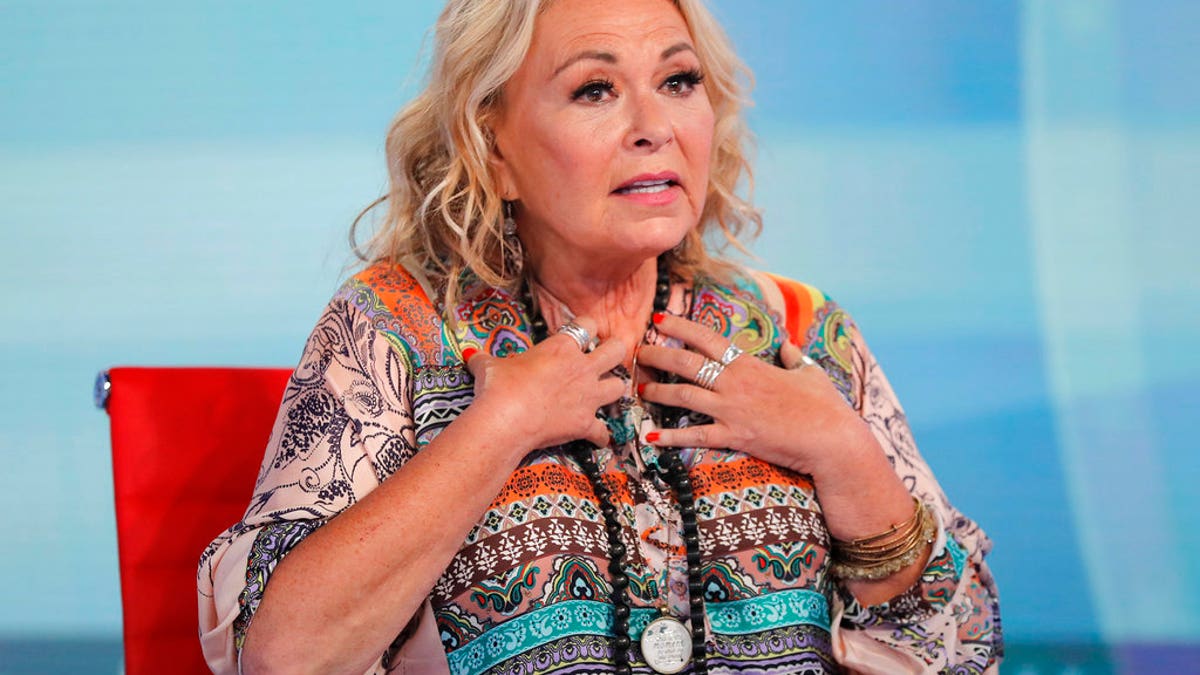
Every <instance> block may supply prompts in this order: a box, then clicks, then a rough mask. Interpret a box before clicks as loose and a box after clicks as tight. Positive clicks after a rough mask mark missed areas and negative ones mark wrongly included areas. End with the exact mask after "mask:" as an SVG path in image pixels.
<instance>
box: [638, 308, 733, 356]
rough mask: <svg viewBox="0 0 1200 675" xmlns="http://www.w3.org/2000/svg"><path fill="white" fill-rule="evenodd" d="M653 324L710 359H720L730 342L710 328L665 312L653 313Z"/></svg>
mask: <svg viewBox="0 0 1200 675" xmlns="http://www.w3.org/2000/svg"><path fill="white" fill-rule="evenodd" d="M654 324H655V326H656V327H657V328H658V330H659V331H660V332H662V333H664V334H666V335H669V336H671V337H675V338H679V339H680V340H683V341H684V342H686V343H687V345H688V346H689V347H691V348H693V349H695V350H696V351H698V352H700V353H701V354H703V355H705V356H707V357H708V358H710V359H720V358H721V355H722V354H724V353H725V348H726V347H728V346H729V343H730V342H729V339H728V338H726V337H725V336H723V335H720V334H718V333H717V332H716V331H714V330H712V329H710V328H706V327H705V326H702V325H700V324H698V323H696V322H695V321H691V320H689V319H684V318H682V317H678V316H672V315H670V314H667V313H665V312H659V313H658V314H655V315H654Z"/></svg>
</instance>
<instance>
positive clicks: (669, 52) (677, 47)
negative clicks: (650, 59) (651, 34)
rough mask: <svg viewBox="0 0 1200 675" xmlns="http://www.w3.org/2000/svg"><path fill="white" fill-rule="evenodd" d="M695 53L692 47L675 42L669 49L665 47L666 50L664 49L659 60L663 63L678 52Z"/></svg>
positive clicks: (684, 43)
mask: <svg viewBox="0 0 1200 675" xmlns="http://www.w3.org/2000/svg"><path fill="white" fill-rule="evenodd" d="M695 51H696V50H695V49H692V46H691V45H689V44H688V43H686V42H677V43H675V44H673V45H671V46H670V47H667V48H666V49H664V50H663V53H662V56H660V57H659V58H660V59H661V60H663V61H666V60H667V59H669V58H671V57H672V56H675V55H676V54H678V53H679V52H693V53H694V52H695Z"/></svg>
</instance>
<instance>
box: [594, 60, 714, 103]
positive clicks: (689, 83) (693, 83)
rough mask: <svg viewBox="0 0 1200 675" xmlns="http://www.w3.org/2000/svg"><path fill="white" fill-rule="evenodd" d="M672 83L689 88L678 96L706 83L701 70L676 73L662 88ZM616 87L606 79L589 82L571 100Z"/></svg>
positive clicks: (605, 91) (607, 91) (695, 69)
mask: <svg viewBox="0 0 1200 675" xmlns="http://www.w3.org/2000/svg"><path fill="white" fill-rule="evenodd" d="M671 82H678V83H679V84H680V85H682V86H684V87H687V91H686V92H680V93H679V94H676V95H681V94H684V95H686V94H687V93H691V90H692V89H695V88H696V87H697V86H699V85H700V84H702V83H703V82H704V73H702V72H700V69H698V68H692V69H689V70H683V71H680V72H678V73H674V74H672V75H670V76H669V77H667V79H665V80H663V83H662V85H661V86H666V85H667V84H668V83H671ZM614 86H615V85H614V84H613V82H612V80H609V79H606V78H605V79H596V80H588V81H587V82H584V83H583V84H582V85H580V87H579V88H578V89H576V90H575V91H574V92H572V93H571V100H573V101H579V100H582V99H584V98H586V97H587V95H588V94H589V93H591V92H595V91H596V90H597V89H602V90H603V91H602V92H601V93H609V92H611V91H612V90H613V87H614Z"/></svg>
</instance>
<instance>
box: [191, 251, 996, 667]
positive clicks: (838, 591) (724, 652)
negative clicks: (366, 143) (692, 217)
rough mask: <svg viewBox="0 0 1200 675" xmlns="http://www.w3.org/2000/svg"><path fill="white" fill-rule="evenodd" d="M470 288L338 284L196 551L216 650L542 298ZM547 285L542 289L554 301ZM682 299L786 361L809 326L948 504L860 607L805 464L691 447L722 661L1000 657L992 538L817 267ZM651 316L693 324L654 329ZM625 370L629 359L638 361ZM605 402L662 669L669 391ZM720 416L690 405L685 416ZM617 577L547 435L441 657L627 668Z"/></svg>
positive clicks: (937, 501) (678, 558)
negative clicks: (810, 274)
mask: <svg viewBox="0 0 1200 675" xmlns="http://www.w3.org/2000/svg"><path fill="white" fill-rule="evenodd" d="M462 297H463V300H462V301H461V302H460V304H459V306H458V307H456V308H454V310H453V312H452V316H453V318H454V321H453V322H447V321H443V320H442V319H441V315H440V314H439V312H438V311H437V310H436V309H435V308H434V306H433V305H432V303H431V302H430V301H429V299H428V298H427V296H426V295H425V293H424V292H423V291H422V289H421V287H420V285H419V284H418V283H417V282H416V281H415V280H414V279H413V277H412V276H411V275H409V274H408V273H407V272H406V271H405V270H403V269H402V268H399V267H395V266H388V265H375V266H373V267H371V268H368V269H367V270H365V271H363V272H362V273H360V274H358V275H356V276H355V277H354V278H352V279H351V280H349V281H348V282H346V284H345V285H344V286H343V287H342V289H341V290H340V291H339V292H338V293H337V294H336V295H335V297H334V298H333V300H332V301H331V302H330V304H329V306H328V307H327V309H326V311H325V314H324V315H323V316H322V318H321V320H320V321H319V322H318V324H317V327H316V329H315V330H314V331H313V334H312V336H311V338H310V339H309V342H308V344H307V346H306V348H305V351H304V354H303V356H302V358H301V362H300V365H299V366H298V367H297V369H296V371H295V373H294V375H293V377H292V379H291V381H290V382H289V385H288V388H287V391H286V393H285V396H284V400H283V404H282V407H281V410H280V413H279V417H278V419H277V421H276V424H275V429H274V432H273V434H272V439H271V441H270V444H269V446H268V449H267V452H266V455H265V457H264V461H263V465H262V470H261V472H260V475H259V477H258V483H257V487H256V491H255V495H254V497H253V499H252V501H251V503H250V506H249V508H248V509H247V512H246V515H245V517H244V518H243V519H242V521H240V522H239V523H237V524H235V525H234V526H233V527H231V528H230V529H229V530H227V531H226V532H225V533H223V534H221V535H220V536H219V537H218V538H217V539H216V540H215V541H214V542H213V543H212V544H211V545H210V546H209V547H208V548H207V549H206V551H205V552H204V554H203V556H202V558H201V561H200V570H199V574H198V584H199V591H200V609H201V628H202V637H201V641H202V645H203V646H204V648H205V653H206V657H207V658H208V659H209V663H210V665H211V666H212V667H213V669H214V671H215V672H236V670H237V658H238V654H239V652H240V649H241V642H242V639H243V638H244V636H245V631H246V629H247V627H248V626H249V625H250V622H251V621H252V619H253V615H254V612H255V610H256V609H257V607H258V605H259V602H260V601H261V598H262V594H263V591H264V589H265V587H266V585H267V584H268V583H269V581H270V575H271V573H272V571H273V570H274V569H275V565H276V564H278V562H279V560H281V559H282V558H283V556H285V555H286V554H287V553H288V552H289V551H290V550H292V549H293V548H294V547H295V546H296V545H297V544H298V543H299V542H300V541H301V540H302V539H303V538H304V537H305V536H307V535H308V534H310V533H311V532H312V531H314V530H315V529H317V528H318V527H320V525H321V524H323V523H324V522H326V521H327V520H328V519H329V518H330V517H332V516H334V515H336V514H337V513H339V512H341V511H342V510H344V509H345V508H348V507H349V506H352V505H353V504H354V503H356V502H357V501H358V500H359V499H361V498H362V497H363V496H364V495H366V494H367V493H369V492H370V491H371V490H372V489H374V488H375V487H376V486H378V485H379V484H380V483H381V482H382V481H384V480H386V479H387V478H388V476H390V475H391V474H392V473H394V472H396V471H399V470H401V469H402V467H403V466H404V463H405V462H407V461H408V460H409V459H411V458H412V457H413V456H414V455H415V454H416V453H417V452H420V451H421V449H422V448H423V447H424V446H426V445H427V444H429V443H430V442H432V441H433V440H434V439H436V437H437V435H438V434H439V433H440V431H441V430H442V429H444V428H445V427H446V426H447V425H448V424H451V423H452V422H453V421H454V419H455V418H456V416H457V415H458V414H459V413H461V412H462V411H463V410H464V409H466V407H467V406H468V405H470V403H471V401H472V397H473V389H472V387H473V382H472V378H471V376H470V375H469V373H468V372H467V371H466V370H465V368H464V366H463V364H462V359H461V353H462V350H463V349H464V348H466V347H472V348H475V349H479V350H485V351H487V352H488V353H491V354H495V355H507V354H511V353H516V352H521V351H523V350H525V349H528V348H529V346H530V344H531V340H530V336H529V326H530V317H527V316H525V312H524V310H523V308H522V305H521V303H520V302H519V301H517V299H516V298H514V297H512V296H511V295H510V294H508V293H506V292H504V291H503V290H499V289H494V288H489V287H486V286H484V285H483V284H480V283H474V284H473V285H469V286H468V288H467V289H466V291H465V292H464V293H463V295H462ZM550 305H551V306H549V307H547V306H546V305H543V306H544V307H547V308H546V309H544V310H543V311H545V312H547V313H548V315H547V319H548V322H550V323H553V318H554V317H552V316H551V315H552V314H553V312H554V311H555V310H554V308H553V306H552V305H553V303H550ZM668 311H669V312H671V313H674V314H678V315H682V316H687V317H690V318H692V319H693V320H695V321H698V322H700V323H701V324H703V325H706V326H708V327H710V328H711V329H713V330H714V331H716V332H718V333H721V334H722V335H725V336H727V337H730V338H733V337H735V336H737V339H738V344H739V345H741V346H743V347H746V351H747V353H748V354H752V355H753V356H755V357H758V358H761V359H763V360H765V361H767V362H770V363H776V364H777V363H778V362H779V351H780V348H781V346H782V345H783V344H784V343H785V342H787V341H791V342H793V343H794V344H796V345H797V346H799V347H800V348H801V349H803V350H804V351H805V353H807V354H808V355H809V356H810V357H812V358H813V359H814V360H816V361H817V362H818V363H819V364H820V365H821V367H822V368H823V369H824V370H825V372H826V373H827V374H828V376H829V377H830V378H831V380H832V381H833V383H834V384H835V385H836V386H837V388H838V389H839V391H840V392H841V393H842V395H843V397H844V398H845V400H846V402H847V404H848V405H850V406H853V407H854V409H855V410H857V411H858V412H859V413H860V414H861V415H862V417H863V418H864V419H865V420H866V421H867V422H868V423H869V424H870V425H871V428H872V429H873V430H874V432H875V434H876V436H877V438H878V439H879V441H880V443H881V444H882V445H883V447H884V449H885V451H886V452H887V454H888V456H889V458H890V460H891V461H892V463H893V465H894V466H895V469H896V471H897V473H898V474H899V475H900V477H901V478H902V480H903V481H904V483H905V485H906V486H907V487H908V489H909V490H910V492H912V493H913V494H914V495H916V496H917V497H918V498H920V499H922V500H923V501H925V502H926V503H927V504H928V505H929V506H930V508H931V510H932V511H933V512H934V513H935V514H936V516H937V517H938V519H939V523H940V525H941V527H940V528H939V534H938V540H937V543H936V544H935V546H934V552H933V554H932V555H931V558H930V560H929V562H928V564H927V566H926V568H925V570H924V572H923V574H922V577H921V580H920V581H919V583H917V584H915V585H914V586H913V587H912V588H910V589H908V590H907V591H905V592H904V593H902V594H900V595H898V596H896V597H895V598H892V599H891V600H889V601H888V602H885V603H882V604H880V605H875V606H871V607H864V606H862V605H860V604H859V603H858V602H857V601H856V600H855V598H854V597H853V595H852V594H850V593H849V592H848V591H847V590H846V589H845V588H844V587H842V586H841V585H840V584H839V583H838V582H837V581H836V580H835V579H834V578H832V577H831V575H830V574H829V546H830V538H829V533H828V531H827V529H826V527H825V523H824V518H823V516H822V512H821V505H820V502H819V499H818V495H817V493H816V491H815V490H814V488H813V484H812V482H811V480H810V479H809V478H808V477H807V476H804V475H800V474H796V473H793V472H791V471H788V470H785V469H782V468H779V467H777V466H774V465H771V464H767V463H765V462H762V461H760V460H757V459H755V458H753V457H750V456H747V455H745V454H742V453H739V452H734V451H729V450H718V449H685V450H684V451H683V452H682V453H681V454H682V458H683V459H684V462H685V464H686V465H687V466H688V467H689V472H690V475H691V478H692V482H693V489H694V494H695V506H696V513H697V520H698V523H699V530H700V541H701V553H702V558H703V594H704V600H705V610H706V616H707V620H708V629H709V630H708V634H709V635H710V639H709V643H708V652H709V663H710V669H711V671H712V672H714V673H740V672H753V673H833V672H843V670H846V669H854V670H864V671H870V670H875V669H876V668H875V667H874V666H872V665H871V664H872V663H875V664H891V665H895V664H905V666H904V669H903V671H904V672H956V673H957V672H963V673H978V672H984V671H986V670H990V669H994V668H995V666H996V664H997V663H998V659H999V657H1000V654H1001V649H1002V641H1001V636H1000V624H999V608H998V604H997V595H996V589H995V585H994V582H993V581H992V578H991V575H990V573H989V572H988V569H987V566H986V564H985V563H984V562H983V556H984V555H985V554H986V553H987V551H988V550H989V548H990V542H989V541H988V539H987V537H986V535H984V533H983V532H982V531H981V530H980V529H979V528H978V527H977V526H976V525H975V524H974V523H973V522H972V521H971V520H969V519H968V518H966V517H965V516H963V515H962V514H961V513H959V512H958V511H957V510H955V509H954V507H953V506H951V505H950V503H949V502H948V501H947V500H946V498H945V496H944V494H943V493H942V491H941V489H940V488H939V486H938V485H937V482H936V481H935V480H934V478H933V475H932V473H931V472H930V470H929V468H928V466H927V465H926V464H925V462H924V460H923V459H922V458H921V456H920V455H919V453H918V452H917V450H916V447H915V445H914V444H913V441H912V438H911V434H910V433H909V430H908V425H907V421H906V419H905V417H904V413H903V411H902V410H901V408H900V407H899V405H898V403H897V402H896V400H895V396H894V394H893V393H892V390H891V388H890V386H889V385H888V383H887V380H886V379H885V378H884V376H883V373H882V371H881V370H880V369H879V365H878V364H877V363H876V362H875V359H874V358H873V357H872V355H871V353H870V352H869V351H868V350H867V348H866V346H865V344H864V342H863V340H862V338H861V335H860V334H859V333H858V330H857V328H856V327H855V325H854V323H853V322H852V321H851V319H850V317H849V316H848V315H847V314H846V313H845V311H843V310H842V309H841V308H840V307H839V306H837V305H836V304H835V303H833V302H832V301H830V300H829V299H828V298H827V297H826V296H825V295H824V294H822V293H821V292H820V291H817V290H816V289H814V288H812V287H809V286H806V285H803V284H799V283H797V282H793V281H790V280H786V279H782V278H777V277H770V276H767V275H762V274H757V273H750V272H747V273H745V275H744V276H743V277H741V278H739V279H736V280H735V281H734V282H733V283H728V284H722V283H719V282H717V281H716V280H713V279H707V278H700V279H695V280H693V281H692V282H691V283H689V284H684V283H676V284H674V285H673V288H672V293H671V297H670V301H669V303H668ZM647 339H648V340H650V341H652V342H656V343H659V344H668V345H669V344H677V343H673V342H672V341H671V340H668V339H666V338H665V337H663V336H661V335H658V334H656V333H654V331H652V330H651V331H649V333H648V335H647ZM616 374H617V375H619V376H621V377H623V378H625V379H626V380H628V374H627V373H624V371H623V370H621V369H618V371H617V372H616ZM626 384H627V391H629V390H630V389H631V386H632V385H631V383H629V382H627V383H626ZM602 413H603V414H604V416H605V417H606V421H607V422H608V424H609V427H610V429H612V430H613V432H614V433H613V438H614V441H613V443H612V444H611V445H610V447H609V448H606V449H602V450H601V451H600V452H599V453H598V458H597V462H598V463H599V464H600V466H601V471H602V475H603V478H604V480H605V482H606V484H607V485H608V487H609V488H610V489H611V491H612V494H613V502H614V504H615V505H616V507H617V510H618V520H619V521H621V522H622V524H623V528H622V532H621V536H622V538H623V540H624V542H625V544H626V548H627V550H628V551H629V552H630V553H629V554H628V555H627V556H626V560H627V563H628V564H629V569H628V570H627V571H628V574H629V577H630V587H629V588H630V596H631V600H632V605H633V608H634V609H633V616H632V617H631V622H630V623H631V629H630V632H631V636H632V637H633V639H634V641H633V647H632V649H631V652H630V657H631V661H632V663H633V665H634V670H635V672H642V673H644V672H649V671H648V670H647V667H646V665H645V662H644V660H643V659H642V656H641V653H640V651H639V648H638V643H637V639H638V637H639V636H640V633H641V630H642V629H643V628H644V627H645V626H646V625H647V624H648V623H649V622H650V621H651V620H652V619H653V618H655V617H657V616H659V614H660V612H661V611H668V612H670V613H673V614H674V615H676V616H686V615H687V614H688V612H687V606H688V593H687V583H686V572H685V568H686V563H685V560H684V547H683V545H682V538H681V537H682V532H681V523H680V519H679V513H678V504H676V503H675V502H674V499H673V497H672V496H671V493H670V492H669V491H667V490H666V488H665V486H664V485H662V484H660V483H658V482H656V480H655V479H653V478H651V477H649V476H648V475H647V474H646V472H645V466H647V465H648V464H650V463H652V462H654V461H655V459H656V456H657V449H655V448H653V447H652V446H648V445H640V444H639V442H638V438H639V434H641V433H642V432H644V431H645V430H646V428H650V427H653V426H654V425H656V424H659V423H661V419H662V416H661V411H658V410H657V409H655V407H654V406H653V405H649V404H648V405H647V406H646V409H645V410H643V409H641V408H640V407H637V406H635V405H634V402H633V399H632V398H629V397H626V398H624V399H622V400H621V401H619V402H618V403H615V404H613V405H611V406H609V407H608V408H607V409H605V410H603V411H602ZM703 421H704V420H703V416H700V415H695V414H692V415H687V416H685V417H684V418H683V419H682V420H681V421H680V424H682V425H687V424H695V423H700V422H703ZM647 425H649V426H647ZM609 579H610V577H609V573H608V541H607V535H606V533H605V529H604V521H603V518H602V517H601V514H600V510H599V507H598V504H597V501H596V497H595V494H594V492H593V491H592V488H591V485H590V483H589V482H588V480H587V478H586V477H585V475H584V474H583V472H582V470H581V469H580V467H578V466H577V465H576V464H575V462H574V461H573V460H572V459H570V458H569V457H568V456H567V455H566V453H565V452H563V451H562V449H561V448H542V449H531V452H530V453H529V455H528V456H527V457H526V458H525V460H524V461H523V462H522V464H521V466H520V467H519V468H518V469H517V470H515V471H514V472H513V473H512V474H511V476H509V478H508V480H507V482H506V484H505V485H504V487H503V489H502V490H501V491H500V492H499V494H497V495H496V496H495V498H494V499H493V500H492V503H491V505H490V506H489V507H488V508H487V510H486V511H485V512H484V513H483V514H481V516H480V518H479V520H478V522H477V523H476V525H475V527H474V528H473V529H472V530H471V532H470V533H469V534H468V536H467V537H466V539H465V540H464V541H463V542H462V544H461V546H460V548H459V551H458V554H457V555H456V556H455V558H454V559H453V560H452V562H451V563H450V564H449V565H448V566H447V568H446V570H445V571H444V573H443V574H442V575H441V577H440V578H439V579H438V581H437V582H436V584H435V585H434V587H433V588H432V589H431V591H430V594H429V597H428V600H427V605H426V608H427V610H430V613H429V614H427V616H430V615H431V616H432V617H433V619H434V621H435V622H436V635H437V637H438V638H440V641H441V645H440V648H441V650H442V651H444V653H445V663H444V667H445V669H446V670H448V671H449V672H451V673H529V674H533V673H610V672H612V666H611V665H610V661H611V653H612V638H613V633H612V625H613V613H612V605H611V604H610V603H609V601H608V595H609V593H610V591H611V586H610V582H609ZM414 623H415V622H414ZM411 628H412V626H411V625H410V627H409V629H406V630H405V632H403V633H401V635H399V636H398V637H397V639H396V641H395V642H394V643H393V644H392V646H391V647H390V648H389V649H388V650H387V651H386V652H385V653H383V654H381V655H380V659H379V660H378V662H377V663H376V665H375V666H374V667H373V668H372V669H371V670H370V671H368V672H372V673H384V672H403V669H404V667H405V666H404V663H405V657H406V653H407V652H408V651H409V650H412V649H415V646H414V641H415V640H417V638H410V635H411V634H412V631H411V630H410V629H411ZM430 635H432V633H430ZM431 639H434V638H431ZM425 646H428V645H425ZM439 658H440V657H439ZM881 668H882V670H879V672H902V671H901V670H891V669H889V668H890V666H881ZM410 672H412V671H410ZM685 672H689V671H685Z"/></svg>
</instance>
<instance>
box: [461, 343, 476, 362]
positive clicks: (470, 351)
mask: <svg viewBox="0 0 1200 675" xmlns="http://www.w3.org/2000/svg"><path fill="white" fill-rule="evenodd" d="M478 353H479V350H478V349H475V348H474V347H467V348H466V349H464V350H462V355H463V363H466V362H467V361H470V360H471V357H473V356H475V355H476V354H478Z"/></svg>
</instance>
